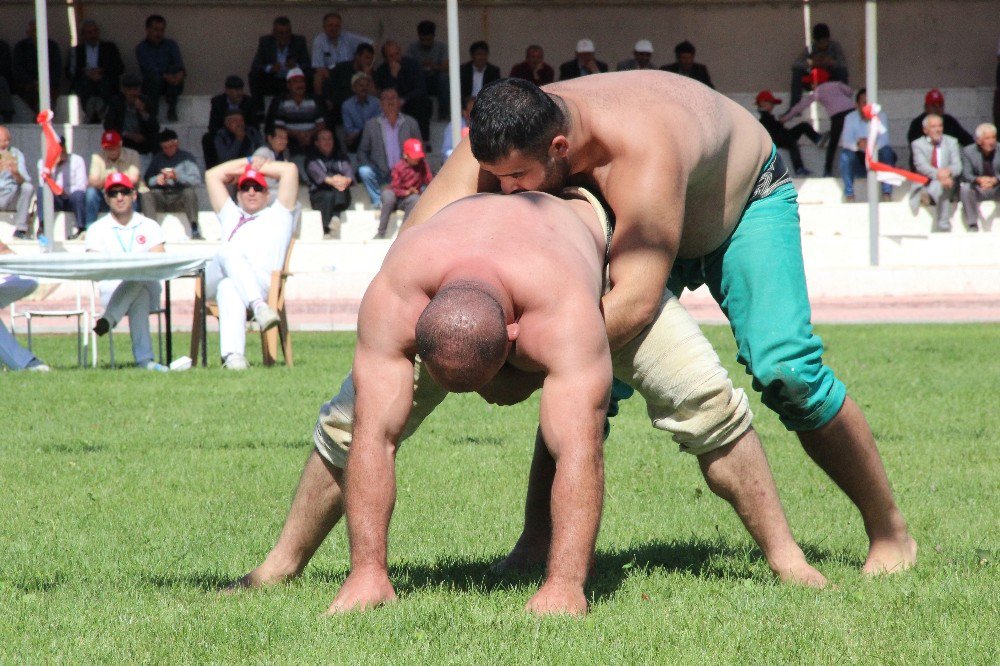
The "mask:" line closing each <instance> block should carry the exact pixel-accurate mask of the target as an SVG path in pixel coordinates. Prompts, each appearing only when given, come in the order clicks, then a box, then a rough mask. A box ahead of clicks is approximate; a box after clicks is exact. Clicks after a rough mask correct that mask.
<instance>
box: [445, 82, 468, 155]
mask: <svg viewBox="0 0 1000 666" xmlns="http://www.w3.org/2000/svg"><path fill="white" fill-rule="evenodd" d="M475 105H476V98H475V97H466V98H465V99H463V100H462V131H461V132H460V134H461V136H463V137H465V136H468V135H469V117H470V115H471V114H472V107H473V106H475ZM451 125H452V124H451V123H448V125H447V126H446V127H445V128H444V139H443V140H442V141H441V152H442V153H443V154H444V158H445V159H448V158H449V157H451V153H452V151H453V150H455V146H453V145H452V138H451Z"/></svg>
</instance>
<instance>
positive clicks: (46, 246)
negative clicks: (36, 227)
mask: <svg viewBox="0 0 1000 666" xmlns="http://www.w3.org/2000/svg"><path fill="white" fill-rule="evenodd" d="M38 249H40V250H41V251H42V254H48V253H49V252H51V251H52V240H51V239H50V238H49V237H48V236H46V235H45V234H44V233H43V232H41V231H39V232H38Z"/></svg>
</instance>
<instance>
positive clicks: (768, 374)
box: [753, 358, 847, 431]
mask: <svg viewBox="0 0 1000 666" xmlns="http://www.w3.org/2000/svg"><path fill="white" fill-rule="evenodd" d="M753 376H754V388H755V389H756V390H758V391H760V394H761V401H762V402H763V403H764V405H765V406H767V407H768V408H769V409H771V410H772V411H774V412H775V413H776V414H777V415H778V416H779V417H780V418H781V422H782V423H783V424H784V425H785V427H786V428H788V429H789V430H796V431H800V430H815V429H816V428H819V427H822V426H823V425H826V423H828V422H829V421H830V420H831V419H832V418H833V417H834V416H836V414H837V412H838V411H839V410H840V407H841V405H843V403H844V399H845V397H846V395H847V389H846V388H845V387H844V384H843V383H842V382H841V381H840V380H839V379H837V377H836V376H835V375H834V374H833V371H832V370H830V368H828V367H827V366H826V365H824V364H823V362H822V360H820V359H818V358H816V359H807V360H800V359H790V360H780V361H775V362H773V363H766V364H761V366H759V367H754V368H753Z"/></svg>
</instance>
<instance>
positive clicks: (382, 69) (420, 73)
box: [374, 56, 427, 102]
mask: <svg viewBox="0 0 1000 666" xmlns="http://www.w3.org/2000/svg"><path fill="white" fill-rule="evenodd" d="M374 78H375V85H376V86H378V88H379V90H385V89H386V88H395V89H396V92H398V93H399V96H400V97H401V98H403V99H404V100H406V101H407V102H408V101H410V100H411V99H417V98H420V97H427V80H426V77H424V70H423V69H421V68H420V63H419V62H417V61H416V60H414V59H413V58H410V57H409V56H403V61H402V67H401V68H400V70H399V75H398V76H395V77H394V76H393V75H392V73H391V72H390V71H389V63H387V62H383V63H382V64H381V65H379V66H378V69H376V70H375V77H374Z"/></svg>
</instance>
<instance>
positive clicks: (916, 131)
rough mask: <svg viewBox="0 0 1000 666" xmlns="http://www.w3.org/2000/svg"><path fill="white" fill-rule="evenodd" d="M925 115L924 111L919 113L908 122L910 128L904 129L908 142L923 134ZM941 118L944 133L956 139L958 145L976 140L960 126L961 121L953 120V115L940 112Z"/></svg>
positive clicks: (966, 144)
mask: <svg viewBox="0 0 1000 666" xmlns="http://www.w3.org/2000/svg"><path fill="white" fill-rule="evenodd" d="M926 115H927V114H926V113H921V114H920V115H919V116H917V117H916V118H914V119H913V120H912V121H911V122H910V129H908V130H907V131H906V140H907V141H909V142H910V143H913V142H914V141H916V140H917V139H919V138H920V137H922V136H923V135H924V117H925V116H926ZM941 120H943V121H944V133H945V134H947V135H948V136H953V137H955V138H956V139H958V144H959V145H960V146H968V145H969V144H970V143H975V142H976V140H975V139H973V138H972V135H971V134H969V133H968V132H967V131H965V128H964V127H962V125H961V123H959V122H958V121H957V120H955V117H954V116H949V115H948V114H947V113H944V114H941Z"/></svg>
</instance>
